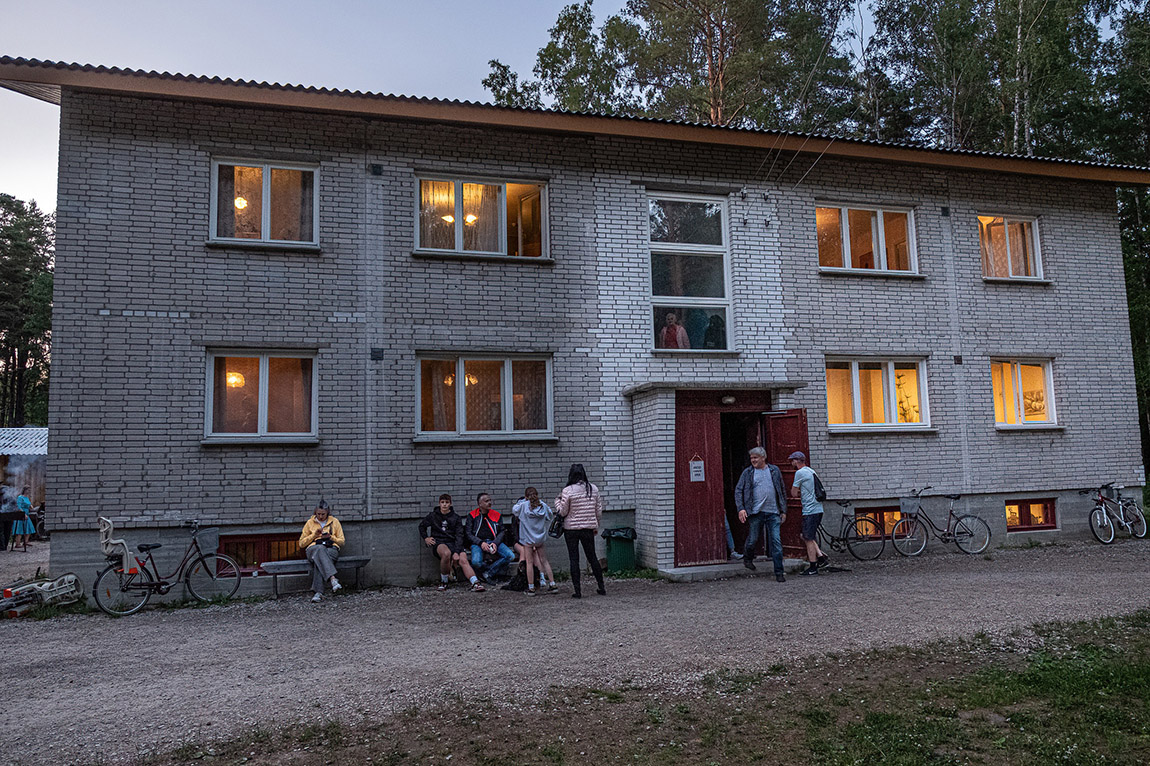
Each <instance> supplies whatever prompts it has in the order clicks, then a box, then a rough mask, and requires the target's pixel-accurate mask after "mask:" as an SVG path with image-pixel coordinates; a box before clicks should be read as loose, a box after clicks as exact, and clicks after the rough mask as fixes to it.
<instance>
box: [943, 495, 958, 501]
mask: <svg viewBox="0 0 1150 766" xmlns="http://www.w3.org/2000/svg"><path fill="white" fill-rule="evenodd" d="M944 497H949V498H950V499H951V500H957V499H958V498H960V497H962V495H944Z"/></svg>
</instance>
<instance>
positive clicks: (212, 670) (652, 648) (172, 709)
mask: <svg viewBox="0 0 1150 766" xmlns="http://www.w3.org/2000/svg"><path fill="white" fill-rule="evenodd" d="M1148 553H1150V544H1147V543H1142V542H1138V541H1132V542H1124V543H1121V544H1118V545H1114V546H1111V547H1108V548H1103V547H1102V546H1099V545H1097V544H1089V543H1075V544H1071V545H1069V546H1064V547H1062V546H1060V547H1049V548H1038V549H1029V550H996V551H993V552H992V555H991V556H989V557H983V556H976V557H968V556H964V555H962V554H944V553H939V554H935V555H930V556H926V557H924V558H922V559H917V560H905V559H894V558H889V559H887V558H884V560H882V561H878V562H871V563H867V564H859V563H857V562H854V563H853V571H849V572H841V573H826V574H824V575H820V576H819V577H818V578H804V577H796V576H792V577H790V578H789V579H788V582H786V583H785V584H779V583H776V582H774V579H773V577H754V578H737V579H733V580H726V581H716V582H706V583H694V584H671V583H664V582H652V581H644V580H629V581H619V582H609V584H608V593H609V595H608V596H607V597H606V598H604V597H601V596H597V595H595V593H594V589H593V588H592V589H591V590H590V591H586V590H585V591H584V597H583V599H582V600H581V601H574V600H572V599H570V598H568V594H569V587H568V588H564V590H563V592H562V593H561V594H560V595H558V596H543V595H541V596H537V597H535V598H533V599H528V598H526V597H525V596H523V595H522V594H519V593H510V592H501V591H494V592H488V593H485V594H476V593H470V592H468V591H466V590H465V589H464V588H462V587H456V588H454V589H453V590H449V591H448V592H447V593H445V594H441V593H437V592H436V591H435V590H434V589H430V588H421V589H417V590H403V589H387V590H383V591H372V592H364V593H358V594H348V595H342V596H340V597H336V598H327V599H325V600H324V602H323V603H321V604H318V605H314V604H311V603H310V602H309V601H308V600H307V599H306V597H305V596H303V595H292V596H289V597H287V598H284V599H281V600H280V601H278V602H277V601H264V602H259V603H253V604H235V605H231V606H224V607H211V608H207V609H181V610H174V611H152V612H146V613H142V614H139V615H134V616H132V617H127V618H124V619H111V618H107V617H105V616H103V615H99V614H96V615H84V616H68V617H62V618H57V619H52V620H47V621H43V622H32V621H15V620H14V621H6V622H4V623H0V642H3V645H5V646H8V647H9V651H10V652H13V656H17V657H19V660H20V662H21V663H22V672H18V673H17V672H12V673H9V677H8V679H7V681H6V684H5V686H4V692H3V694H2V695H0V703H3V708H4V709H5V710H6V711H9V721H10V722H11V721H12V718H11V711H13V710H14V709H19V710H22V711H25V712H26V713H27V714H28V715H27V716H26V717H25V719H24V720H23V721H22V722H21V723H20V724H19V725H14V724H11V723H10V725H9V727H8V731H7V733H6V739H7V740H8V741H7V742H6V743H5V753H6V757H9V758H12V757H14V758H15V763H17V764H70V763H92V762H96V761H99V762H101V763H123V762H130V761H131V760H133V759H134V758H135V757H136V756H138V755H146V754H148V753H152V752H164V751H167V750H170V749H171V748H172V747H174V746H176V745H178V744H179V743H181V742H185V741H188V740H201V739H205V738H217V737H227V736H229V735H233V734H235V733H237V732H239V731H241V730H243V729H246V728H250V727H253V726H256V725H260V726H267V725H276V724H291V723H293V722H300V721H309V722H310V721H318V720H323V719H328V718H339V719H340V720H342V721H345V722H348V723H354V722H356V721H358V720H361V719H363V718H369V719H370V718H377V717H379V716H382V715H387V714H389V713H393V712H397V711H401V710H404V709H406V708H409V707H411V706H413V705H427V704H430V703H432V702H434V701H436V700H444V699H453V698H455V697H456V695H458V694H463V695H464V696H468V695H472V694H474V693H475V692H476V691H479V692H480V693H486V694H491V695H492V696H493V697H495V698H496V700H497V701H499V700H507V704H514V703H513V701H512V700H513V696H512V691H513V690H514V691H517V692H520V693H522V692H524V691H527V692H528V696H531V692H532V689H533V688H534V691H536V692H538V691H542V690H546V689H547V688H548V687H549V686H551V685H558V686H568V685H584V686H599V687H603V686H610V685H613V684H620V683H623V682H628V683H630V684H632V685H639V686H643V687H645V688H647V689H649V690H651V691H653V692H657V693H661V694H674V693H676V692H687V691H690V690H693V689H694V688H696V687H697V685H698V683H699V681H700V679H701V678H702V676H703V675H705V674H706V673H708V672H712V671H715V670H718V669H722V668H732V669H734V668H738V669H751V668H765V667H768V666H769V665H771V664H774V663H779V662H783V663H785V662H787V661H788V660H793V659H796V658H799V657H804V656H809V655H812V654H818V653H822V652H828V651H851V650H858V649H867V648H872V647H882V646H889V645H900V644H901V645H915V644H921V643H924V642H928V641H931V640H934V639H939V638H953V637H964V636H970V635H973V634H974V633H976V632H979V631H983V632H986V633H988V634H992V635H994V634H1000V633H1006V632H1010V631H1012V630H1014V629H1016V628H1019V627H1022V626H1026V625H1030V624H1033V623H1035V622H1043V621H1049V620H1077V619H1085V618H1095V617H1102V616H1107V615H1116V614H1123V613H1128V612H1131V611H1133V610H1135V609H1138V608H1142V607H1146V606H1148V598H1147V595H1148V592H1147V589H1146V583H1147V580H1148V576H1150V558H1148ZM888 555H889V554H888ZM761 570H762V567H761V566H760V571H761ZM241 593H242V591H241ZM588 595H589V597H588ZM18 647H22V649H18Z"/></svg>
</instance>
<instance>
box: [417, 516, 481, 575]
mask: <svg viewBox="0 0 1150 766" xmlns="http://www.w3.org/2000/svg"><path fill="white" fill-rule="evenodd" d="M419 536H420V537H421V538H423V543H424V545H426V546H427V547H428V548H430V549H431V553H432V555H433V556H435V557H436V558H437V559H439V588H438V589H437V590H441V591H444V590H447V581H448V580H449V579H450V578H451V568H452V566H453V564H458V565H459V568H460V569H462V570H463V574H464V576H466V577H467V579H469V580H470V581H471V589H472V590H473V591H477V592H483V591H484V590H486V588H484V587H483V585H482V583H480V582H479V578H478V577H476V576H475V571H474V570H473V569H472V568H471V564H469V563H468V562H467V531H466V525H465V524H464V522H463V519H462V518H461V517H459V516H458V515H456V513H455V509H454V508H453V507H452V506H451V495H448V494H443V495H440V496H439V506H438V507H437V508H435V510H433V511H432V512H431V513H429V514H427V515H426V516H424V517H423V521H421V522H419Z"/></svg>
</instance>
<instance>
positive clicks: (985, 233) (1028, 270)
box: [978, 215, 1042, 280]
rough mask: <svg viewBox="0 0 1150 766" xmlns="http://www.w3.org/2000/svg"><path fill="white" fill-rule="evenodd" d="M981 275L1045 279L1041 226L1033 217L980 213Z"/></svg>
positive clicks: (987, 276)
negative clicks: (1039, 246)
mask: <svg viewBox="0 0 1150 766" xmlns="http://www.w3.org/2000/svg"><path fill="white" fill-rule="evenodd" d="M978 243H979V248H980V249H981V250H982V275H983V277H986V278H990V279H1024V280H1025V279H1042V258H1041V256H1040V253H1039V248H1038V227H1037V225H1036V221H1035V220H1034V219H1033V218H1012V217H1009V216H1001V215H980V216H978Z"/></svg>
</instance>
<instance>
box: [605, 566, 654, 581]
mask: <svg viewBox="0 0 1150 766" xmlns="http://www.w3.org/2000/svg"><path fill="white" fill-rule="evenodd" d="M606 575H607V577H609V578H611V579H612V580H662V579H663V576H662V575H660V574H659V570H658V569H652V568H651V567H643V568H641V569H616V570H613V571H611V572H607V573H606Z"/></svg>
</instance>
